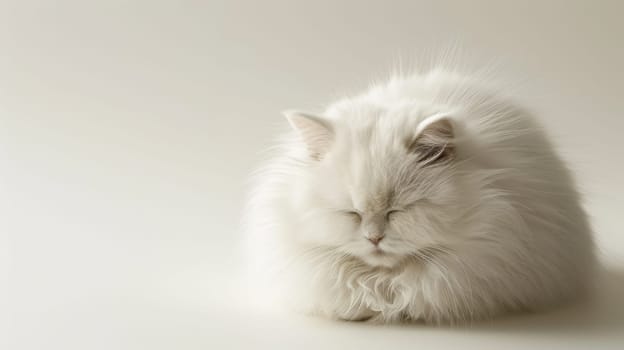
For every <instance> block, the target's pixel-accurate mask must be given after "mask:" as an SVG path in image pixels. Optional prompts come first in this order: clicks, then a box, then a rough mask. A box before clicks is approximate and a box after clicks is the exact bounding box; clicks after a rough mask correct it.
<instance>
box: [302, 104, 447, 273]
mask: <svg viewBox="0 0 624 350" xmlns="http://www.w3.org/2000/svg"><path fill="white" fill-rule="evenodd" d="M298 118H299V119H298ZM290 120H291V123H292V124H293V125H294V126H295V128H296V129H297V130H299V131H300V135H301V136H302V140H303V141H304V142H305V145H306V147H307V150H308V152H309V156H310V157H311V160H312V161H311V163H310V165H309V167H308V169H307V171H306V172H305V173H304V175H303V176H302V177H301V179H300V182H299V184H298V190H297V192H298V193H297V194H296V198H297V200H296V202H297V203H298V204H297V205H296V207H297V213H298V215H299V216H300V218H299V219H300V220H299V222H300V223H301V227H300V230H299V232H300V235H301V238H302V239H303V240H305V241H307V242H308V243H310V244H312V245H319V246H327V247H331V248H335V249H336V250H337V251H340V252H342V253H345V254H349V255H352V256H356V257H358V258H360V259H361V260H363V261H364V262H366V263H367V264H369V265H371V266H385V267H392V266H395V265H397V264H399V263H400V262H401V261H402V260H404V259H406V258H409V257H410V256H414V255H415V254H417V252H418V251H419V250H420V249H423V248H427V247H429V246H432V245H435V244H436V242H437V240H438V239H439V237H438V236H439V233H440V232H442V231H443V230H444V229H443V227H442V226H443V224H442V223H444V222H448V221H449V219H450V217H451V216H452V215H453V213H450V212H449V210H451V209H450V208H452V207H454V205H452V203H453V202H454V201H455V200H456V199H457V198H458V197H459V193H458V191H457V184H456V183H455V179H454V176H453V174H454V172H453V165H454V149H453V144H452V138H453V129H452V124H451V122H450V120H448V119H446V118H437V117H436V118H433V119H432V120H428V121H426V123H425V122H423V123H421V124H420V125H413V127H414V129H413V131H411V130H409V128H410V127H411V126H412V125H411V124H410V123H408V122H403V121H401V120H388V121H382V120H380V119H364V118H360V119H358V120H354V121H352V123H357V125H353V124H347V123H340V122H339V121H334V122H329V121H327V120H323V119H319V118H315V117H310V116H302V115H296V116H291V117H290Z"/></svg>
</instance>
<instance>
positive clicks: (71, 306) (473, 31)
mask: <svg viewBox="0 0 624 350" xmlns="http://www.w3.org/2000/svg"><path fill="white" fill-rule="evenodd" d="M623 10H624V8H623V6H622V5H620V2H618V1H528V2H527V1H522V2H521V1H517V2H511V1H460V0H457V1H435V2H434V1H397V2H392V3H389V2H387V1H386V2H361V1H307V2H303V1H301V2H298V1H283V2H281V3H278V2H266V1H262V2H260V1H257V2H256V1H249V2H247V3H242V2H234V1H227V2H226V1H168V2H164V1H162V2H160V1H146V0H145V1H100V2H84V1H67V0H62V1H53V2H52V1H43V0H41V1H0V28H1V30H0V169H1V172H0V180H1V181H0V234H1V235H2V242H0V244H2V250H0V266H2V267H3V274H2V277H1V279H0V285H2V286H3V288H1V289H0V291H1V293H2V294H0V297H2V298H1V299H0V308H1V309H2V310H8V312H4V311H3V312H1V314H2V317H1V318H0V322H1V323H0V325H2V326H3V327H1V328H0V329H2V330H3V333H2V334H0V339H1V341H2V343H0V347H1V348H3V349H16V350H17V349H154V350H155V349H234V348H254V349H256V348H267V349H279V348H284V349H292V348H298V349H304V348H309V349H319V348H323V349H325V348H327V349H346V348H357V349H368V348H370V349H379V348H381V347H383V348H387V349H390V348H397V349H401V348H435V349H444V348H449V349H450V348H453V349H456V348H460V347H462V348H471V349H472V348H474V349H484V348H496V349H500V348H505V349H507V348H517V349H527V348H549V349H555V348H560V349H574V348H578V349H587V348H611V349H622V348H624V336H623V335H622V334H623V331H624V303H623V302H622V297H621V296H622V295H624V235H622V232H621V225H620V222H621V213H622V209H624V202H623V199H622V198H624V185H623V182H622V174H623V170H624V164H623V162H622V155H621V152H622V149H623V147H624V141H623V140H624V137H622V130H624V118H622V116H623V115H624V104H623V103H622V93H623V91H624V69H622V62H624V45H622V38H623V37H624V24H623V23H624V22H622V20H621V14H622V11H623ZM455 44H457V45H459V46H461V47H462V50H460V51H461V52H463V53H464V59H463V60H461V61H462V62H463V63H465V64H466V65H467V66H469V67H470V66H471V65H474V66H477V67H478V66H488V65H490V64H491V63H492V62H496V63H497V66H498V70H499V71H500V76H501V78H502V79H503V80H505V81H509V82H510V89H513V92H515V94H516V95H517V96H518V99H519V100H521V101H523V102H524V103H525V104H526V105H527V106H529V107H530V108H532V109H533V110H535V111H536V112H537V113H538V114H539V115H540V116H542V118H543V123H544V125H545V126H546V127H547V128H548V129H549V130H550V132H551V134H552V135H553V137H554V139H555V142H556V143H557V145H558V146H559V147H560V149H561V152H562V154H563V155H564V157H565V158H566V159H568V160H569V162H570V165H571V167H572V168H573V169H575V171H576V173H577V177H578V180H579V183H580V186H581V189H582V192H583V193H585V195H586V198H587V207H588V210H589V212H590V214H591V216H592V217H593V219H594V227H595V231H596V237H597V241H598V243H599V248H600V250H601V256H602V259H603V260H604V261H605V265H606V267H605V268H604V269H603V270H604V271H603V273H602V275H601V276H600V278H599V282H598V283H597V289H598V298H597V300H595V301H594V302H593V303H591V304H589V305H580V306H576V307H573V308H570V309H566V310H560V311H557V312H554V313H548V314H542V315H525V316H518V317H512V318H508V319H503V320H497V321H494V322H492V323H487V324H479V325H475V326H473V327H470V328H462V329H434V328H430V327H423V326H419V325H412V326H402V327H399V326H391V327H376V326H371V325H368V324H363V323H336V322H329V321H323V320H315V319H306V318H302V317H297V316H292V315H291V316H283V315H278V314H266V313H261V312H252V311H249V310H248V309H247V307H246V303H245V301H244V300H242V299H240V298H237V297H236V293H237V288H236V287H235V286H236V285H237V284H236V283H235V281H236V279H235V278H234V276H235V275H236V270H237V269H238V262H239V261H240V253H239V252H238V250H237V242H238V238H239V233H238V232H239V231H238V229H239V218H240V212H241V206H242V203H243V196H244V189H245V180H246V178H247V176H248V174H249V172H250V171H251V170H252V169H253V168H254V167H255V166H256V165H257V164H258V163H259V161H260V160H261V150H262V149H263V148H264V147H266V146H267V145H268V144H269V143H270V140H271V139H272V138H273V137H274V136H275V135H276V134H277V132H278V131H279V130H282V129H283V128H286V127H287V125H286V122H285V120H284V119H283V117H282V116H281V115H280V114H279V112H280V111H281V110H284V109H289V108H301V109H307V110H312V111H315V110H320V109H321V108H322V106H323V105H324V104H326V103H328V102H330V101H331V100H332V99H334V98H336V97H338V96H341V95H342V94H346V93H354V92H357V91H359V90H361V89H363V88H365V87H366V86H367V85H368V83H369V82H370V81H371V80H373V79H381V78H383V77H384V76H385V75H386V74H387V73H388V72H389V71H391V70H392V67H393V66H394V65H396V63H397V62H398V61H399V57H401V58H402V60H403V62H404V63H405V62H407V63H409V62H415V61H417V60H416V58H419V57H427V55H429V54H430V53H431V52H434V53H435V52H444V49H445V48H448V47H453V46H454V45H455ZM4 272H6V273H4Z"/></svg>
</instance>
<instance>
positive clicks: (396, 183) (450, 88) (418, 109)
mask: <svg viewBox="0 0 624 350" xmlns="http://www.w3.org/2000/svg"><path fill="white" fill-rule="evenodd" d="M286 116H287V119H288V121H289V122H290V124H291V126H292V132H291V133H290V134H289V135H286V136H285V138H284V140H283V142H281V143H280V144H279V145H278V146H277V147H276V149H275V151H276V155H275V157H274V158H273V159H272V160H270V161H269V162H268V164H267V165H266V166H265V167H264V168H262V169H261V171H260V172H259V173H258V174H257V178H256V182H255V187H254V190H253V191H252V194H251V196H250V200H249V206H248V208H247V215H246V231H247V238H248V242H247V243H248V255H249V258H250V261H249V267H250V276H251V278H253V281H254V282H253V284H252V286H253V294H254V295H255V296H256V297H258V298H259V299H260V300H262V301H263V302H269V301H272V302H277V303H280V304H289V305H291V306H294V307H295V308H296V309H299V310H301V311H304V312H306V313H311V314H320V315H323V316H327V317H331V318H337V319H344V320H367V319H372V320H376V321H381V322H393V321H401V320H423V321H425V322H428V323H436V324H438V323H457V322H464V321H471V320H477V319H483V318H489V317H493V316H496V315H499V314H501V313H504V312H509V311H516V310H539V309H542V308H545V307H551V306H554V305H557V304H560V303H562V302H565V301H568V300H570V299H572V298H574V297H577V296H579V295H581V294H583V292H584V291H585V290H586V289H587V287H588V284H589V280H590V277H591V276H592V270H593V268H594V265H595V263H594V262H595V257H594V245H593V243H592V238H591V230H590V226H589V224H588V220H587V216H586V214H585V212H584V210H583V209H582V207H581V204H580V199H579V195H578V194H577V191H576V189H575V185H574V182H573V179H572V177H571V174H570V172H569V171H568V169H567V168H566V166H565V165H564V163H563V162H562V160H561V159H560V158H559V156H558V155H557V154H556V152H555V150H554V149H553V146H552V145H551V143H550V142H549V140H548V137H547V136H546V135H545V133H544V132H543V130H542V128H541V127H540V125H539V124H538V123H536V121H535V120H534V118H533V117H532V116H531V115H530V114H529V113H528V112H527V111H525V110H523V109H522V108H520V107H518V106H516V105H515V104H514V103H513V102H512V101H510V100H508V99H507V98H506V97H503V96H501V95H500V94H499V92H498V91H497V90H496V89H494V88H492V87H490V86H489V84H488V83H487V82H486V81H484V80H482V79H480V78H476V77H473V76H464V75H461V74H458V73H454V72H450V71H445V70H439V69H438V70H432V71H430V72H428V73H426V74H416V75H413V76H408V77H395V78H392V79H390V81H389V82H387V83H386V84H383V85H379V86H375V87H373V88H371V89H370V90H369V91H367V92H365V93H364V94H362V95H359V96H355V97H352V98H346V99H343V100H340V101H338V102H336V103H333V104H332V105H330V106H329V108H327V110H326V111H324V112H323V113H320V114H318V115H311V114H307V113H300V112H287V113H286Z"/></svg>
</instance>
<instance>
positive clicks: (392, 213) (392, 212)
mask: <svg viewBox="0 0 624 350" xmlns="http://www.w3.org/2000/svg"><path fill="white" fill-rule="evenodd" d="M402 211H403V210H400V209H392V210H388V211H387V212H386V220H390V219H392V217H393V216H396V214H398V213H400V212H402Z"/></svg>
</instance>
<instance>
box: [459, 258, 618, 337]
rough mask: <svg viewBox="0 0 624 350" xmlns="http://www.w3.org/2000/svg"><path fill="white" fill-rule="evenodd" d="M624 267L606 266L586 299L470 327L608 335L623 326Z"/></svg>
mask: <svg viewBox="0 0 624 350" xmlns="http://www.w3.org/2000/svg"><path fill="white" fill-rule="evenodd" d="M623 298H624V269H608V268H603V269H602V270H601V271H600V272H599V276H598V278H597V279H596V285H595V292H594V293H593V295H592V296H590V297H589V298H588V299H587V300H585V301H582V302H578V303H576V304H574V305H569V306H567V307H564V308H560V309H557V310H553V311H548V312H544V313H536V314H521V315H513V316H507V317H503V318H499V319H496V320H492V321H489V322H483V323H478V324H474V325H472V326H470V327H468V329H467V330H468V331H471V330H472V331H477V330H478V331H501V332H525V333H530V334H534V335H540V334H543V335H546V334H549V335H553V333H557V334H561V335H565V334H575V335H606V334H611V333H618V334H619V333H622V331H623V330H624V302H623Z"/></svg>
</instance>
